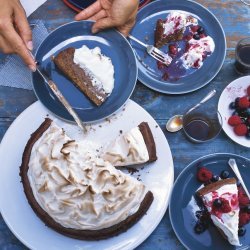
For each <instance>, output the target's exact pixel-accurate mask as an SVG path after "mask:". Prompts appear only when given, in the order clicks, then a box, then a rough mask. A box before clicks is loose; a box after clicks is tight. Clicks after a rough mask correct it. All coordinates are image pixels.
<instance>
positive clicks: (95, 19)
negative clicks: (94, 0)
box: [88, 10, 107, 21]
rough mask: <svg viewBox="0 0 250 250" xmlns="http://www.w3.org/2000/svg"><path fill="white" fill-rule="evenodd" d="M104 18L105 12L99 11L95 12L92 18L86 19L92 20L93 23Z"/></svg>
mask: <svg viewBox="0 0 250 250" xmlns="http://www.w3.org/2000/svg"><path fill="white" fill-rule="evenodd" d="M104 17H107V13H106V11H105V10H101V11H99V12H97V13H96V14H95V15H94V16H92V17H89V18H88V19H89V20H93V21H97V20H99V19H102V18H104Z"/></svg>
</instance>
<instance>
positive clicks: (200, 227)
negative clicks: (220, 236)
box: [194, 221, 206, 234]
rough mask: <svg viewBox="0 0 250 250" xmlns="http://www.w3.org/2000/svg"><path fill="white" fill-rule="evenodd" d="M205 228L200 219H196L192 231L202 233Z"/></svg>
mask: <svg viewBox="0 0 250 250" xmlns="http://www.w3.org/2000/svg"><path fill="white" fill-rule="evenodd" d="M205 230H206V227H205V226H204V224H203V223H201V222H200V221H198V222H197V223H196V225H195V227H194V231H195V232H196V233H197V234H201V233H203V232H204V231H205Z"/></svg>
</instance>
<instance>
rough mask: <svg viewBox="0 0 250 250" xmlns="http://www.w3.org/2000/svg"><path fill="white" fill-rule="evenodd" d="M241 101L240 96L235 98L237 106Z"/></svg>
mask: <svg viewBox="0 0 250 250" xmlns="http://www.w3.org/2000/svg"><path fill="white" fill-rule="evenodd" d="M239 101H240V98H239V97H237V98H235V100H234V102H235V105H236V107H237V106H238V105H239Z"/></svg>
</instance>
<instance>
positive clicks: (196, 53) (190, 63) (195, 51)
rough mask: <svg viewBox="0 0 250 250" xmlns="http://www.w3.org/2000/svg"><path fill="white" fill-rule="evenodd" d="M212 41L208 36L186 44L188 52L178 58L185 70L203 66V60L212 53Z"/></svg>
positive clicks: (213, 45)
mask: <svg viewBox="0 0 250 250" xmlns="http://www.w3.org/2000/svg"><path fill="white" fill-rule="evenodd" d="M214 49H215V44H214V40H213V38H212V37H210V36H206V37H203V38H200V39H199V40H195V39H193V38H192V39H191V40H190V41H189V42H188V50H187V51H186V52H185V53H184V54H183V56H182V57H181V58H180V59H181V60H182V61H183V66H184V67H185V68H200V67H201V66H202V65H203V61H204V58H205V57H206V56H209V55H211V54H212V53H213V52H214Z"/></svg>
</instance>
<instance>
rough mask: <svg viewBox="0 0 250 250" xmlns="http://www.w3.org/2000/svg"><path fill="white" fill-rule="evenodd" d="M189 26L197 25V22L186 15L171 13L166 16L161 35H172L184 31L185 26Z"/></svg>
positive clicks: (176, 12)
mask: <svg viewBox="0 0 250 250" xmlns="http://www.w3.org/2000/svg"><path fill="white" fill-rule="evenodd" d="M191 24H193V25H197V24H198V20H197V19H196V18H194V17H193V16H191V15H189V14H187V13H184V12H180V11H171V12H170V13H169V15H168V16H167V19H166V21H165V22H164V24H163V28H164V32H163V33H164V34H165V35H172V34H174V33H175V32H176V31H177V30H182V29H185V28H186V27H187V26H189V25H191ZM183 31H184V30H183Z"/></svg>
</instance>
